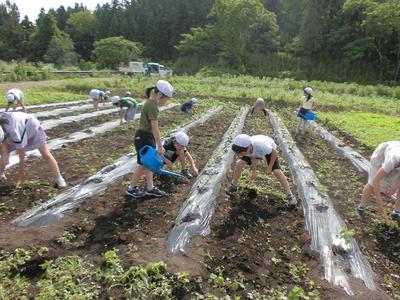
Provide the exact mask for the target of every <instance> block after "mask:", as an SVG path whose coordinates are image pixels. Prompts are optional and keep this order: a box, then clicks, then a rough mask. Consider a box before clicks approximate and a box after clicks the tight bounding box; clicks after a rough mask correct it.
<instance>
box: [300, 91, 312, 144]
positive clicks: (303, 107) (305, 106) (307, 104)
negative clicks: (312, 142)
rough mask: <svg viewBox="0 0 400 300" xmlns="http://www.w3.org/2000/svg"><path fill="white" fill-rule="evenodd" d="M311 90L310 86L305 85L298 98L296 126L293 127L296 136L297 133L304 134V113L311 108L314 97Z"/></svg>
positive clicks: (305, 121) (305, 123)
mask: <svg viewBox="0 0 400 300" xmlns="http://www.w3.org/2000/svg"><path fill="white" fill-rule="evenodd" d="M312 93H313V90H312V88H310V87H306V88H305V89H304V96H303V97H302V98H301V100H300V102H301V103H300V107H299V109H298V112H297V118H298V121H297V126H296V129H295V136H296V137H298V136H299V135H302V136H304V134H305V133H306V126H307V122H308V121H307V120H306V118H305V115H306V114H307V113H308V112H309V111H311V110H312V108H313V104H314V97H313V95H312Z"/></svg>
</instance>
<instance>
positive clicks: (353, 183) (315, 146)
mask: <svg viewBox="0 0 400 300" xmlns="http://www.w3.org/2000/svg"><path fill="white" fill-rule="evenodd" d="M284 116H285V117H284V121H285V123H286V126H288V128H289V129H291V131H292V133H293V130H294V126H295V124H294V123H295V120H294V118H287V114H284ZM321 140H322V139H321V138H320V136H319V135H317V134H316V133H315V132H313V131H309V134H307V136H306V138H305V139H304V140H300V141H297V145H298V147H299V148H300V150H301V151H302V153H303V154H304V155H305V156H306V158H307V160H308V162H309V163H310V164H311V166H312V168H313V169H314V171H315V173H316V174H317V176H318V178H319V180H320V182H321V183H322V184H323V185H324V186H325V187H326V188H327V192H328V195H329V197H330V198H331V200H332V202H333V205H334V207H335V210H336V211H337V212H338V213H339V215H340V216H342V218H343V220H344V221H345V222H346V224H347V226H348V227H349V229H353V230H355V232H356V235H355V238H356V241H357V243H358V245H359V247H360V249H361V251H362V253H363V254H364V255H365V256H366V257H367V259H368V261H369V262H370V264H371V266H372V269H373V271H374V273H375V275H376V278H375V280H376V283H377V284H379V286H380V288H381V289H382V290H386V292H387V293H389V294H390V293H393V292H395V291H396V290H397V293H399V290H400V282H399V281H398V278H399V276H400V248H399V247H400V245H399V241H400V233H399V231H398V227H397V230H396V229H395V228H396V225H394V226H389V225H387V224H386V223H385V222H382V220H381V217H380V215H379V214H378V213H377V211H376V207H375V206H374V205H373V204H372V206H370V207H369V212H367V214H366V216H365V218H360V217H359V216H358V214H357V213H356V207H357V205H358V203H359V201H360V197H361V192H362V189H363V186H364V184H365V183H366V181H367V175H366V174H361V173H359V172H358V171H357V170H356V169H355V167H354V166H353V165H352V164H351V163H350V162H349V161H348V160H347V159H344V158H342V157H340V156H339V155H338V154H337V153H336V152H335V151H334V150H333V149H332V148H330V146H329V144H328V143H326V142H324V141H321ZM371 154H372V150H371V152H370V153H369V156H370V155H371ZM367 157H368V156H367ZM387 200H388V201H387V202H386V204H387V206H388V207H391V206H392V203H391V200H389V199H387ZM389 224H390V223H389ZM392 295H393V294H392Z"/></svg>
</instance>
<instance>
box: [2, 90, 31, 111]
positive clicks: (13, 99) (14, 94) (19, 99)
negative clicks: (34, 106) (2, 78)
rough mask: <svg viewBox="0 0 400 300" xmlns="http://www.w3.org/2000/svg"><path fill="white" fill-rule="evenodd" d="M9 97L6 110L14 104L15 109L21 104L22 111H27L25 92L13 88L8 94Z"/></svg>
mask: <svg viewBox="0 0 400 300" xmlns="http://www.w3.org/2000/svg"><path fill="white" fill-rule="evenodd" d="M6 98H7V107H6V111H8V110H9V109H10V107H11V106H14V110H16V109H17V106H18V105H20V106H21V107H22V111H24V112H26V108H25V105H24V93H23V92H22V91H21V90H19V89H11V90H9V91H8V92H7V94H6Z"/></svg>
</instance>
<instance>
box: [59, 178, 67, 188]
mask: <svg viewBox="0 0 400 300" xmlns="http://www.w3.org/2000/svg"><path fill="white" fill-rule="evenodd" d="M56 185H57V187H58V188H59V189H62V188H63V187H66V186H67V183H66V182H65V179H64V178H63V177H62V176H59V177H56Z"/></svg>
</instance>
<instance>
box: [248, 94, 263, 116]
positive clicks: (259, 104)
mask: <svg viewBox="0 0 400 300" xmlns="http://www.w3.org/2000/svg"><path fill="white" fill-rule="evenodd" d="M257 111H261V112H262V113H263V114H264V116H265V117H266V116H267V109H266V107H265V102H264V99H263V98H257V100H256V102H255V103H254V105H253V107H252V108H251V110H250V115H251V116H254V114H255V113H257Z"/></svg>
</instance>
